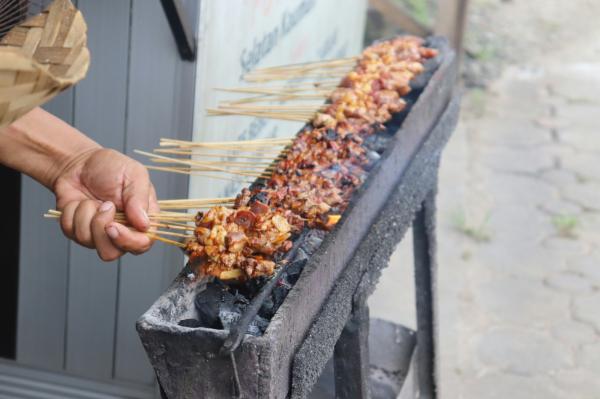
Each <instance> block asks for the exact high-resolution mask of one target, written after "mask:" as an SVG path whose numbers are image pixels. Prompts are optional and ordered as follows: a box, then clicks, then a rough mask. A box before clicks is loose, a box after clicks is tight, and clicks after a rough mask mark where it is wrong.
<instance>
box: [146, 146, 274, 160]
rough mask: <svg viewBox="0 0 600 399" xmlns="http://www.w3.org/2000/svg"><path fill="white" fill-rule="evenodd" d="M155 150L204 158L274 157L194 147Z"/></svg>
mask: <svg viewBox="0 0 600 399" xmlns="http://www.w3.org/2000/svg"><path fill="white" fill-rule="evenodd" d="M153 152H156V153H159V154H173V155H189V156H195V157H202V158H239V159H256V160H268V161H272V160H273V159H274V158H273V157H268V156H261V155H240V154H214V153H206V152H198V151H195V149H194V148H190V149H183V148H182V149H166V148H158V149H155V150H153Z"/></svg>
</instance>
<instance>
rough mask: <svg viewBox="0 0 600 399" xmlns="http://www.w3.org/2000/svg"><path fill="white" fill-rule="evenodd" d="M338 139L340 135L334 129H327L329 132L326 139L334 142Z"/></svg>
mask: <svg viewBox="0 0 600 399" xmlns="http://www.w3.org/2000/svg"><path fill="white" fill-rule="evenodd" d="M337 137H338V134H337V132H336V131H335V130H334V129H327V132H326V133H325V138H326V139H327V140H330V141H333V140H336V139H337Z"/></svg>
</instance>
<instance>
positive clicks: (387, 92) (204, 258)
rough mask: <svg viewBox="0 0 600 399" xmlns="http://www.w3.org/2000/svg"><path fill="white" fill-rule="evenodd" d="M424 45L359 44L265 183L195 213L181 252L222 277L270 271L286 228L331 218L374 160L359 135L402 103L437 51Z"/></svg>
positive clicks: (416, 41) (327, 223) (325, 223)
mask: <svg viewBox="0 0 600 399" xmlns="http://www.w3.org/2000/svg"><path fill="white" fill-rule="evenodd" d="M423 43H424V42H423V40H422V39H420V38H417V37H411V36H405V37H399V38H396V39H392V40H389V41H385V42H381V43H377V44H375V45H373V46H370V47H368V48H367V49H365V50H364V51H363V53H362V55H361V57H360V58H359V59H358V60H357V62H356V67H355V68H354V70H353V71H352V72H350V73H349V74H348V75H347V76H346V77H345V78H344V79H343V80H342V82H341V84H340V86H339V87H338V88H337V89H336V90H334V91H333V92H332V93H331V95H330V97H329V103H328V105H327V106H326V108H325V109H324V110H323V111H322V112H319V113H317V114H316V116H315V117H314V118H313V120H312V121H311V126H308V127H306V128H304V129H303V130H302V131H301V132H300V133H299V134H298V136H297V137H296V138H295V139H294V140H293V142H292V143H291V145H290V146H289V147H288V149H287V150H286V152H285V154H284V156H283V157H281V159H280V160H279V161H278V162H277V163H276V164H275V165H274V167H273V173H272V175H271V177H270V178H269V179H268V180H267V182H266V184H265V185H264V186H256V187H255V188H253V189H252V190H250V189H247V188H245V189H243V190H242V192H241V193H240V194H239V195H238V197H237V199H236V201H235V204H234V208H233V209H228V208H223V207H214V208H212V209H210V210H209V211H208V212H206V213H199V214H198V215H197V217H196V225H197V228H196V230H195V238H196V239H195V240H192V241H190V242H189V243H188V244H187V251H188V254H189V255H190V259H191V260H192V261H193V262H197V263H199V264H200V268H201V271H202V272H203V273H205V274H208V275H212V276H216V277H220V278H221V279H231V278H238V279H244V278H255V277H259V276H265V275H267V276H268V275H271V274H272V273H273V271H274V269H275V263H274V262H273V257H274V255H275V254H277V253H284V252H287V251H289V250H290V249H291V247H292V242H291V241H290V238H291V236H292V234H293V233H296V232H299V231H301V230H302V229H303V228H304V227H305V226H308V227H310V228H320V229H324V230H329V229H331V228H333V227H334V226H335V225H336V223H338V221H339V220H340V214H341V213H342V212H343V211H344V209H345V208H346V207H347V205H348V202H349V200H350V198H351V196H352V193H353V192H354V190H355V189H356V188H357V187H359V186H360V185H361V184H362V182H363V181H364V179H365V177H366V175H367V169H368V167H369V166H370V163H371V162H372V160H373V159H377V158H378V156H377V157H374V156H373V154H372V153H373V151H370V150H369V149H368V147H366V146H365V145H364V142H365V139H367V141H368V138H369V137H370V136H372V135H373V134H375V133H376V132H377V131H378V130H379V129H381V128H382V126H383V123H385V122H387V121H388V120H390V118H391V117H392V114H394V113H397V112H400V111H402V110H403V109H404V108H405V106H406V102H405V101H404V100H403V99H402V96H405V95H406V94H408V93H409V92H410V90H411V89H410V81H411V79H413V78H414V77H415V76H416V75H418V74H420V73H421V72H422V71H423V70H424V66H423V63H424V62H425V61H426V60H427V59H429V58H432V57H435V56H436V55H437V51H436V50H435V49H430V48H426V47H424V46H423ZM376 155H377V154H376Z"/></svg>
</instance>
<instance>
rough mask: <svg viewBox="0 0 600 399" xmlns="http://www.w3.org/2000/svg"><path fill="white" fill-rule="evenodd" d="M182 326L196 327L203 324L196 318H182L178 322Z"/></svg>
mask: <svg viewBox="0 0 600 399" xmlns="http://www.w3.org/2000/svg"><path fill="white" fill-rule="evenodd" d="M177 324H179V325H180V326H182V327H190V328H198V327H204V325H203V324H202V323H201V322H200V320H198V319H183V320H181V321H180V322H179V323H177Z"/></svg>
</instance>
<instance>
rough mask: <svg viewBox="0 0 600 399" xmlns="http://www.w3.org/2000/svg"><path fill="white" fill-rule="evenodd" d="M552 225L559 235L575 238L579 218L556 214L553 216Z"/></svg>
mask: <svg viewBox="0 0 600 399" xmlns="http://www.w3.org/2000/svg"><path fill="white" fill-rule="evenodd" d="M552 225H553V226H554V228H555V229H556V232H557V233H558V235H560V236H562V237H567V238H575V237H577V234H576V233H575V229H576V228H577V226H578V225H579V219H577V217H575V216H570V215H556V216H554V217H552Z"/></svg>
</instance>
